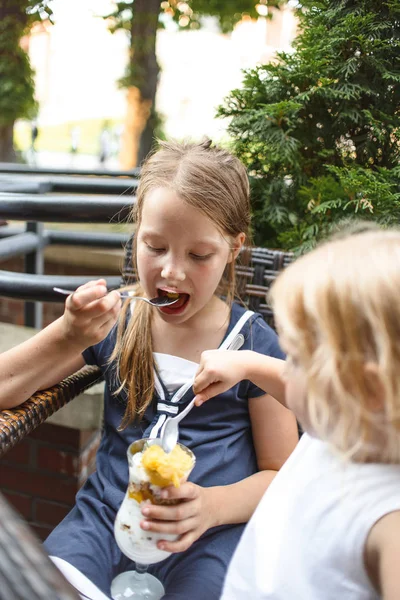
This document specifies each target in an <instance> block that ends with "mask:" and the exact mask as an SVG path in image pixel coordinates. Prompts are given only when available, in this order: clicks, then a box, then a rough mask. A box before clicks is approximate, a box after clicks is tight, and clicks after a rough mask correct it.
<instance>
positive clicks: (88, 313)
mask: <svg viewBox="0 0 400 600" xmlns="http://www.w3.org/2000/svg"><path fill="white" fill-rule="evenodd" d="M120 309H121V297H120V295H119V293H118V292H117V291H112V292H109V293H107V287H106V282H105V280H104V279H98V280H97V281H89V282H88V283H85V284H84V285H81V286H80V287H79V288H78V289H77V290H76V291H75V292H74V293H73V294H71V295H70V296H68V298H67V300H66V302H65V312H64V315H63V317H62V327H63V336H64V338H65V339H66V340H67V341H68V343H70V344H71V343H72V344H74V345H76V346H77V347H79V348H83V349H84V348H87V347H88V346H92V345H93V344H97V343H98V342H100V341H101V340H103V339H104V338H105V337H106V336H107V334H108V333H109V331H110V330H111V329H112V327H113V325H114V324H115V322H116V320H117V318H118V313H119V311H120Z"/></svg>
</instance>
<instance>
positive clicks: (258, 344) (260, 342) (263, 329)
mask: <svg viewBox="0 0 400 600" xmlns="http://www.w3.org/2000/svg"><path fill="white" fill-rule="evenodd" d="M231 310H232V314H231V325H232V327H233V326H234V325H235V323H237V322H238V321H239V320H240V318H241V317H242V316H243V315H244V313H245V312H246V311H247V310H248V309H247V308H246V307H244V306H241V305H240V304H238V303H237V302H234V303H233V304H232V309H231ZM242 333H243V334H244V336H245V340H246V341H245V345H244V348H246V349H249V350H254V351H256V352H261V353H262V354H268V355H270V356H275V357H276V358H285V355H284V353H283V352H282V349H281V347H280V346H279V341H278V336H277V334H276V332H275V331H274V330H273V329H272V327H270V326H269V325H268V323H266V322H265V320H264V318H263V316H262V315H261V314H260V313H257V312H254V313H253V314H252V315H251V317H250V318H249V319H248V320H247V321H246V323H244V325H243V327H242Z"/></svg>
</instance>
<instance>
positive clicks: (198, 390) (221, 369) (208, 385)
mask: <svg viewBox="0 0 400 600" xmlns="http://www.w3.org/2000/svg"><path fill="white" fill-rule="evenodd" d="M245 356H246V352H245V351H241V352H232V351H231V350H206V351H205V352H203V353H202V355H201V359H200V366H199V368H198V370H197V373H196V377H195V380H194V383H193V391H194V393H195V394H196V397H195V404H196V406H200V405H201V404H203V402H206V401H207V400H210V398H213V397H214V396H217V395H218V394H222V392H226V391H227V390H229V389H230V388H231V387H233V386H234V385H236V384H237V383H238V382H239V381H242V379H247V377H246V368H245Z"/></svg>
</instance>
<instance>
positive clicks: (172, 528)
mask: <svg viewBox="0 0 400 600" xmlns="http://www.w3.org/2000/svg"><path fill="white" fill-rule="evenodd" d="M211 489H212V488H202V487H200V486H199V485H196V484H195V483H191V482H186V483H183V484H182V485H181V486H180V487H179V488H175V487H173V486H170V487H167V488H165V489H164V490H163V492H162V493H163V494H166V497H167V498H168V499H169V500H171V499H174V500H180V502H179V504H175V505H173V506H159V505H156V504H144V505H143V508H142V514H143V516H144V517H145V518H144V520H143V521H142V522H141V524H140V526H141V528H142V529H144V530H146V531H156V532H158V533H170V534H173V535H177V536H179V538H178V540H177V541H175V542H170V541H167V540H160V541H159V542H158V544H157V546H158V548H160V550H165V551H166V552H184V551H185V550H187V549H188V548H190V546H191V545H192V544H193V542H195V541H196V540H197V539H198V538H199V537H200V536H201V535H202V534H203V533H204V532H205V531H207V529H210V527H214V526H215V525H216V524H217V523H216V522H215V521H214V519H213V510H212V503H211V497H210V493H209V492H210V490H211Z"/></svg>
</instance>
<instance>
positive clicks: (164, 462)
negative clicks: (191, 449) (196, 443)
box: [142, 444, 193, 487]
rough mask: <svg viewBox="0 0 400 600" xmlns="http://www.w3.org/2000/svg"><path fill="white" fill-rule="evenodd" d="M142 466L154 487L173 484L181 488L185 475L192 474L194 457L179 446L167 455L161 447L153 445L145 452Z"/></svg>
mask: <svg viewBox="0 0 400 600" xmlns="http://www.w3.org/2000/svg"><path fill="white" fill-rule="evenodd" d="M142 465H143V467H144V468H145V469H146V471H147V473H148V474H149V478H150V482H151V483H152V484H153V485H158V486H160V487H166V486H167V485H171V484H172V485H174V486H175V487H179V486H180V484H181V481H182V480H183V479H184V478H185V475H187V473H188V472H190V470H191V468H192V466H193V461H192V457H191V456H190V455H189V454H188V453H187V452H185V451H184V450H182V448H180V446H178V445H176V446H175V448H174V449H173V450H172V451H171V452H169V453H167V452H164V450H163V449H162V447H161V446H158V445H157V444H153V445H152V446H149V447H148V448H147V449H146V450H145V451H144V452H143V456H142Z"/></svg>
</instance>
